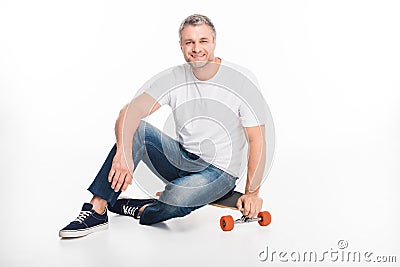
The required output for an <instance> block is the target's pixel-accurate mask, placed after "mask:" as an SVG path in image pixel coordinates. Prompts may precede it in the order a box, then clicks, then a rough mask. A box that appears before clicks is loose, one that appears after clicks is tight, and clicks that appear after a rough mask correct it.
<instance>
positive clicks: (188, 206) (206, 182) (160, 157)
mask: <svg viewBox="0 0 400 267" xmlns="http://www.w3.org/2000/svg"><path fill="white" fill-rule="evenodd" d="M116 150H117V148H116V145H114V146H113V148H112V149H111V151H110V153H109V154H108V156H107V158H106V160H105V162H104V164H103V166H102V167H101V169H100V171H99V173H98V174H97V176H96V178H95V179H94V181H93V183H92V184H91V185H90V187H89V188H88V190H89V191H90V192H91V193H92V194H93V195H96V196H99V197H101V198H102V199H104V200H106V201H107V202H108V204H109V205H111V206H113V205H114V204H115V202H116V201H117V199H118V196H119V195H120V193H121V191H119V192H115V191H114V190H113V189H112V188H111V184H110V182H108V174H109V172H110V169H111V166H112V160H113V158H114V156H115V153H116ZM133 161H134V165H135V169H136V166H138V164H139V162H140V161H143V162H144V163H145V164H146V165H147V167H149V169H150V170H151V171H152V172H153V173H154V174H156V175H157V176H158V177H159V178H160V179H162V180H163V181H164V182H165V183H166V184H167V185H166V187H165V190H164V192H163V193H162V194H161V196H160V198H159V199H158V200H155V201H154V202H153V203H152V204H150V205H149V206H147V207H146V208H145V209H144V211H143V213H142V214H141V216H140V221H139V222H140V223H141V224H145V225H151V224H154V223H158V222H162V221H165V220H168V219H171V218H176V217H183V216H185V215H188V214H189V213H191V212H192V211H193V210H195V209H198V208H200V207H202V206H204V205H207V204H208V203H211V202H213V201H214V200H217V199H219V198H221V197H224V196H225V195H227V194H230V193H231V192H232V190H233V189H234V188H235V182H236V180H237V177H233V176H232V175H230V174H228V173H226V172H224V171H222V170H221V169H219V168H217V167H215V166H213V165H211V164H209V163H207V162H205V161H203V160H202V159H201V158H200V157H199V156H197V155H195V154H193V153H190V152H188V151H186V150H185V149H184V148H183V147H182V146H181V144H180V143H179V142H178V141H176V140H174V139H173V138H171V137H169V136H168V135H166V134H164V133H163V132H162V131H160V130H159V129H158V128H156V127H154V126H153V125H151V124H149V123H148V122H144V121H141V122H140V124H139V126H138V128H137V130H136V133H135V135H134V138H133Z"/></svg>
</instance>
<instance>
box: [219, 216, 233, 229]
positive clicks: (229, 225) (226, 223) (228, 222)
mask: <svg viewBox="0 0 400 267" xmlns="http://www.w3.org/2000/svg"><path fill="white" fill-rule="evenodd" d="M219 224H220V226H221V229H222V230H223V231H231V230H232V229H233V226H234V225H235V222H234V221H233V218H232V216H231V215H228V216H222V217H221V219H220V220H219Z"/></svg>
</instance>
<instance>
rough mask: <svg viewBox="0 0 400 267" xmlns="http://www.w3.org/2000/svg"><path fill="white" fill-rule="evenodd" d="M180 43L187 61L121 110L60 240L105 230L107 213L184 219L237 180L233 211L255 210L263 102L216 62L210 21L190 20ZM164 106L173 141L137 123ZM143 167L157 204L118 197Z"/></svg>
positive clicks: (242, 75) (231, 69) (242, 78)
mask: <svg viewBox="0 0 400 267" xmlns="http://www.w3.org/2000/svg"><path fill="white" fill-rule="evenodd" d="M179 37H180V48H181V50H182V53H183V56H184V59H185V61H186V62H187V63H185V64H183V65H180V66H176V67H173V68H170V69H168V70H166V71H164V72H162V73H160V74H159V75H156V76H155V77H154V78H153V79H151V80H150V81H149V82H147V83H146V84H145V85H144V86H143V87H142V88H141V90H139V93H138V94H137V96H136V97H135V98H134V99H133V100H132V102H131V103H129V104H128V105H126V106H125V107H124V108H123V109H122V110H121V111H120V114H119V117H118V119H117V122H116V125H115V134H116V144H115V145H114V147H113V148H112V149H111V151H110V153H109V155H108V157H107V158H106V160H105V162H104V164H103V166H102V167H101V169H100V171H99V173H98V174H97V176H96V177H95V179H94V181H93V182H92V184H91V185H90V187H89V189H88V190H89V191H90V192H91V193H92V194H93V197H92V199H91V201H90V203H84V205H83V208H82V210H81V212H80V214H79V216H78V217H77V218H76V219H75V220H74V221H72V222H71V223H70V224H69V225H67V226H66V227H64V228H63V229H62V230H60V232H59V235H60V237H79V236H84V235H87V234H89V233H92V232H95V231H99V230H104V229H107V227H108V216H107V207H108V210H109V211H111V212H115V213H118V214H121V215H127V216H132V217H134V218H136V219H139V223H140V224H145V225H152V224H155V223H159V222H163V221H166V220H169V219H172V218H176V217H183V216H186V215H188V214H189V213H191V212H192V211H194V210H196V209H198V208H200V207H203V206H204V205H207V204H208V203H211V202H213V201H215V200H217V199H219V198H222V197H224V196H226V195H229V194H230V193H231V192H232V191H233V189H234V188H235V184H236V181H237V179H238V177H241V176H243V175H245V176H246V179H247V180H246V188H245V194H244V195H243V196H242V197H241V198H240V199H239V200H238V203H237V206H238V208H240V209H241V211H242V213H243V214H244V215H245V216H248V217H255V216H256V215H257V214H258V212H259V211H260V210H261V208H262V198H261V197H260V196H259V190H260V185H261V181H262V178H263V177H262V176H263V173H264V169H265V161H266V151H265V136H264V135H265V128H264V127H265V126H264V125H265V123H266V120H267V119H266V114H267V112H266V108H267V107H266V103H265V101H264V99H263V97H262V95H261V93H260V91H259V90H258V88H257V85H256V82H255V81H254V79H253V78H252V75H251V74H250V73H249V72H248V71H247V70H244V69H243V68H240V67H238V66H235V65H233V64H232V63H229V62H226V61H225V60H222V59H220V58H218V57H215V56H214V50H215V46H216V31H215V28H214V25H213V23H212V22H211V21H210V19H209V18H207V17H206V16H203V15H198V14H195V15H191V16H189V17H188V18H186V19H185V20H184V21H183V22H182V24H181V26H180V28H179ZM162 105H168V106H170V107H171V108H172V111H173V112H172V115H173V122H174V130H175V132H174V134H172V135H175V136H174V137H171V136H170V135H168V134H166V133H165V132H162V131H160V130H159V129H157V128H156V127H154V126H152V125H151V124H149V123H147V122H145V121H144V120H143V119H144V118H146V117H147V116H149V115H150V114H152V113H154V112H155V111H157V110H158V109H159V108H160V107H161V106H162ZM246 146H247V150H246ZM243 156H244V157H243ZM141 161H143V162H144V163H145V164H146V165H147V167H148V168H149V169H150V170H151V171H152V172H153V173H154V174H155V175H156V176H157V177H158V178H160V179H161V180H162V181H163V182H165V184H166V186H165V189H164V191H163V192H162V193H161V194H160V197H159V199H156V198H149V199H118V197H119V195H120V193H121V192H122V191H125V190H126V189H127V187H128V186H129V185H131V184H132V180H133V173H134V170H135V169H136V166H137V165H138V164H139V162H141ZM246 167H247V168H246ZM245 169H247V170H245Z"/></svg>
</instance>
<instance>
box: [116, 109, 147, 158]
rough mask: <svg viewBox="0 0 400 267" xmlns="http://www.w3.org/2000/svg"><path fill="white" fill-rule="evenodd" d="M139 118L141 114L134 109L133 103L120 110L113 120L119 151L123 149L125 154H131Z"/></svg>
mask: <svg viewBox="0 0 400 267" xmlns="http://www.w3.org/2000/svg"><path fill="white" fill-rule="evenodd" d="M128 111H129V112H128ZM141 119H142V114H141V113H140V112H139V110H135V107H134V105H129V106H128V105H127V106H125V107H124V108H123V109H122V110H121V111H120V113H119V116H118V119H117V121H116V122H115V137H116V139H117V151H118V152H119V153H121V152H123V151H125V155H132V143H133V136H134V134H135V132H136V129H137V128H138V126H139V123H140V120H141Z"/></svg>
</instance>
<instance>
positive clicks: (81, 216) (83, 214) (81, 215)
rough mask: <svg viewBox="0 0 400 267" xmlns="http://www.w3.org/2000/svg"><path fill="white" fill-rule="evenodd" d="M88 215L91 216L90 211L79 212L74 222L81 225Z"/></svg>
mask: <svg viewBox="0 0 400 267" xmlns="http://www.w3.org/2000/svg"><path fill="white" fill-rule="evenodd" d="M90 214H92V212H91V211H86V210H81V212H80V213H79V215H78V217H77V218H76V219H75V221H74V222H80V223H82V222H83V221H84V220H85V219H86V218H87V217H88V216H90Z"/></svg>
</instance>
